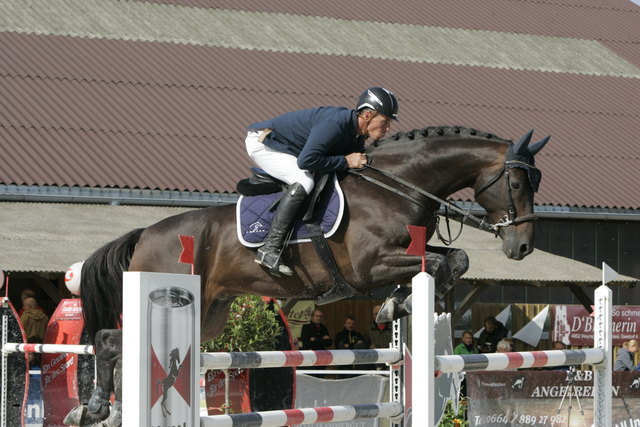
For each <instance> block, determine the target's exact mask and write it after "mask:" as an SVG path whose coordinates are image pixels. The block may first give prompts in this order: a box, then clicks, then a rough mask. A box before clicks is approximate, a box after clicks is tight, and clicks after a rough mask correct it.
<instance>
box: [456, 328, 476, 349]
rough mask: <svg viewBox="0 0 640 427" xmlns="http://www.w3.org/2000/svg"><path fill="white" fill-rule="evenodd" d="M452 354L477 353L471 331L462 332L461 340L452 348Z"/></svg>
mask: <svg viewBox="0 0 640 427" xmlns="http://www.w3.org/2000/svg"><path fill="white" fill-rule="evenodd" d="M453 354H478V349H477V348H476V346H475V345H474V344H473V334H472V333H471V331H464V332H463V333H462V342H461V343H460V344H458V345H457V346H456V348H454V349H453Z"/></svg>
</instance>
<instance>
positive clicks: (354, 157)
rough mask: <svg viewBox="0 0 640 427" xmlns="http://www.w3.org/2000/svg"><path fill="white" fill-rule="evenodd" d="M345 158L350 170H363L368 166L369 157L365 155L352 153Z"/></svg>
mask: <svg viewBox="0 0 640 427" xmlns="http://www.w3.org/2000/svg"><path fill="white" fill-rule="evenodd" d="M345 158H346V159H347V165H348V166H349V169H361V168H363V167H365V165H366V164H367V156H366V155H365V154H363V153H351V154H349V155H348V156H345Z"/></svg>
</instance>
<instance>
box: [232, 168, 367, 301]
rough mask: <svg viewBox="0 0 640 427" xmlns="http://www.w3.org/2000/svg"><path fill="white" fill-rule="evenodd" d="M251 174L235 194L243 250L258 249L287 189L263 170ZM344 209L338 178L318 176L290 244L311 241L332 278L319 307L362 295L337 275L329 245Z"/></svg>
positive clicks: (295, 224) (255, 170) (239, 236)
mask: <svg viewBox="0 0 640 427" xmlns="http://www.w3.org/2000/svg"><path fill="white" fill-rule="evenodd" d="M252 172H253V174H252V176H251V177H250V178H247V179H243V180H241V181H240V182H238V184H237V185H236V190H237V191H238V193H240V194H241V196H240V198H239V199H238V204H237V207H236V219H237V221H236V222H237V233H238V240H240V243H242V244H243V245H244V246H247V247H259V246H262V244H263V242H264V239H265V238H266V237H267V235H268V234H269V229H270V225H271V220H272V219H273V216H274V215H275V211H276V209H275V208H276V206H277V204H278V202H279V200H280V197H281V196H282V194H284V191H286V189H287V188H288V185H287V184H286V183H284V182H282V181H280V180H278V179H276V178H273V177H272V176H270V175H268V174H267V173H266V172H264V171H263V170H261V169H257V168H252ZM344 205H345V203H344V195H343V193H342V190H341V188H340V185H339V183H338V179H337V177H336V176H335V174H325V175H321V176H319V177H318V178H317V179H316V183H315V186H314V190H313V191H312V193H311V194H310V195H309V197H308V198H307V204H306V205H305V207H303V209H301V213H300V214H299V215H298V218H297V220H296V222H295V223H294V225H293V227H292V234H291V237H290V239H289V241H288V242H287V244H297V243H302V242H309V241H310V242H311V243H312V244H313V247H314V249H315V250H316V253H317V254H318V256H319V257H320V259H321V260H322V262H323V266H324V267H325V269H326V270H327V272H328V273H329V274H330V276H331V278H332V286H331V288H330V289H329V290H328V291H327V292H325V293H324V294H322V295H320V297H318V299H317V300H316V304H319V305H322V304H328V303H330V302H334V301H338V300H340V299H343V298H347V297H351V296H354V295H362V293H360V292H359V291H357V290H356V289H355V288H354V287H353V286H352V285H351V284H349V283H348V282H347V281H346V280H345V279H344V277H343V276H342V274H341V273H340V271H338V267H337V265H336V261H335V258H334V257H333V253H332V252H331V248H330V247H329V245H328V244H327V241H326V239H327V238H329V237H331V236H332V235H333V234H334V233H335V232H336V231H337V229H338V227H339V226H340V222H341V220H342V216H343V213H344Z"/></svg>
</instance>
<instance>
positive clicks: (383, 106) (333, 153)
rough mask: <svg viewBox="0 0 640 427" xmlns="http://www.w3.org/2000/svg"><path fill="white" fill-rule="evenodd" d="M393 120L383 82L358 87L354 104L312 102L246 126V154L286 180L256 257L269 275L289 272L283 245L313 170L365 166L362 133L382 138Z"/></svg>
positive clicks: (394, 104) (393, 105) (394, 110)
mask: <svg viewBox="0 0 640 427" xmlns="http://www.w3.org/2000/svg"><path fill="white" fill-rule="evenodd" d="M392 120H396V121H397V120H398V99H397V98H396V96H395V95H394V94H393V92H391V91H389V90H387V89H385V88H382V87H371V88H369V89H367V90H365V91H364V92H363V93H362V95H361V96H360V98H359V99H358V103H357V106H356V109H355V110H351V109H348V108H345V107H318V108H311V109H306V110H300V111H294V112H289V113H286V114H283V115H281V116H278V117H275V118H273V119H270V120H265V121H262V122H257V123H253V124H251V125H249V126H248V129H249V132H248V134H247V138H246V140H245V144H246V147H247V153H248V154H249V156H250V157H251V158H252V159H253V161H254V162H255V163H256V164H257V165H258V166H259V167H260V168H262V169H263V170H264V171H265V172H266V173H268V174H269V175H271V176H272V177H274V178H277V179H279V180H281V181H283V182H284V183H286V184H288V185H289V187H288V189H287V191H286V192H285V193H284V194H283V196H282V198H281V199H280V201H279V204H278V208H277V211H276V213H275V216H274V218H273V223H272V225H271V230H270V231H269V234H268V236H267V238H266V240H265V243H264V245H263V246H262V247H260V248H259V249H258V253H257V254H256V259H255V262H256V263H258V264H261V265H263V266H265V267H267V268H268V269H269V272H270V273H271V274H273V275H274V276H278V277H280V276H281V275H282V274H284V275H287V276H291V275H293V270H292V269H291V268H289V267H288V266H287V265H285V264H284V263H283V262H282V260H281V255H282V250H283V246H284V244H285V240H286V239H287V235H288V233H289V230H290V228H291V226H292V224H293V221H294V219H295V217H296V214H297V213H298V211H299V210H300V207H301V206H302V204H303V203H304V201H305V199H306V197H307V195H309V194H310V193H311V190H312V189H313V187H314V182H315V181H314V173H319V174H326V173H330V172H335V171H345V170H347V169H358V168H362V167H363V166H365V165H366V164H367V157H366V155H365V154H364V153H362V151H363V150H364V142H365V139H366V138H369V137H370V138H372V139H373V140H374V141H377V140H379V139H382V138H383V137H384V136H385V135H386V133H387V132H388V131H389V129H390V128H391V121H392Z"/></svg>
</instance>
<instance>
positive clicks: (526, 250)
mask: <svg viewBox="0 0 640 427" xmlns="http://www.w3.org/2000/svg"><path fill="white" fill-rule="evenodd" d="M528 254H529V245H527V244H524V245H520V255H522V256H525V255H528Z"/></svg>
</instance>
